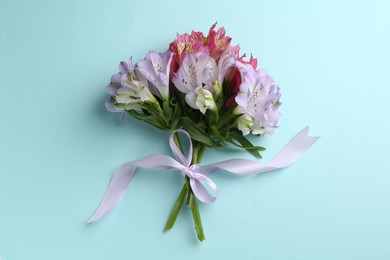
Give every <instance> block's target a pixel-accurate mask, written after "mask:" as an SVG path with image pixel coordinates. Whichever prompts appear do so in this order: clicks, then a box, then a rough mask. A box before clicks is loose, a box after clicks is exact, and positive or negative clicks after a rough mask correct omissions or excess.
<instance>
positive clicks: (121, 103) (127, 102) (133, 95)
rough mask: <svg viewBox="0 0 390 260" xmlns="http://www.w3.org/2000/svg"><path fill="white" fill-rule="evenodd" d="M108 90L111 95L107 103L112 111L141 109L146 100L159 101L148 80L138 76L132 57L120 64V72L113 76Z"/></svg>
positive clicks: (150, 101)
mask: <svg viewBox="0 0 390 260" xmlns="http://www.w3.org/2000/svg"><path fill="white" fill-rule="evenodd" d="M107 92H108V93H109V94H110V95H111V97H110V99H109V100H107V101H106V104H105V105H106V109H107V110H108V111H110V112H124V111H126V110H133V109H139V108H141V107H142V104H143V103H144V102H148V103H154V104H157V103H158V102H157V100H156V98H155V97H154V96H153V94H152V93H151V92H150V90H149V88H148V84H147V82H146V81H145V80H140V79H138V78H137V76H136V74H135V70H134V66H133V63H132V61H131V58H130V61H129V63H126V62H123V61H122V62H121V63H120V64H119V73H117V74H114V75H113V76H112V77H111V82H110V84H109V85H108V86H107Z"/></svg>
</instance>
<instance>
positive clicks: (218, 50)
mask: <svg viewBox="0 0 390 260" xmlns="http://www.w3.org/2000/svg"><path fill="white" fill-rule="evenodd" d="M216 26H217V23H215V24H213V25H212V26H211V28H210V30H209V34H208V36H207V46H208V48H209V52H210V56H211V57H213V58H214V59H216V60H218V59H219V58H220V57H221V56H222V54H223V53H224V52H225V51H226V50H227V49H229V47H230V42H231V41H232V38H230V37H229V36H226V35H225V34H226V31H225V29H224V28H223V27H221V28H219V29H218V30H217V31H215V30H214V29H215V27H216Z"/></svg>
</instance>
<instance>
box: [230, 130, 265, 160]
mask: <svg viewBox="0 0 390 260" xmlns="http://www.w3.org/2000/svg"><path fill="white" fill-rule="evenodd" d="M230 135H231V137H233V138H234V139H235V140H237V141H238V142H239V143H240V144H241V145H242V146H241V148H244V149H245V150H247V151H248V152H249V153H251V154H252V155H253V156H255V157H256V158H262V157H261V155H260V153H259V151H264V150H265V148H264V147H262V146H254V145H253V144H252V143H251V142H250V141H249V140H248V139H247V138H246V137H245V136H243V135H241V134H240V133H236V132H232V133H231V134H230ZM228 141H229V142H230V143H232V144H234V145H236V146H237V144H235V143H234V142H232V141H233V140H228ZM239 147H240V146H239Z"/></svg>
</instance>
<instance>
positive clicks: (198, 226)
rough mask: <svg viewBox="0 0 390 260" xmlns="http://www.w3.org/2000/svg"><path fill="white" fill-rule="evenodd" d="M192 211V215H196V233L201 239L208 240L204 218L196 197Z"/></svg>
mask: <svg viewBox="0 0 390 260" xmlns="http://www.w3.org/2000/svg"><path fill="white" fill-rule="evenodd" d="M191 211H192V216H193V217H194V222H195V230H196V234H197V236H198V239H199V241H200V242H202V241H204V240H206V237H205V235H204V231H203V225H202V219H201V218H200V213H199V208H198V203H197V201H196V199H194V201H193V204H192V207H191Z"/></svg>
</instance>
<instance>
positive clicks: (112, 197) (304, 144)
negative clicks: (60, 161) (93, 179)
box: [88, 127, 319, 223]
mask: <svg viewBox="0 0 390 260" xmlns="http://www.w3.org/2000/svg"><path fill="white" fill-rule="evenodd" d="M177 132H180V133H182V134H184V136H185V137H186V138H187V139H188V140H189V149H188V154H187V156H186V155H184V154H183V153H182V152H181V151H180V149H179V148H178V147H177V145H176V143H175V142H174V140H173V135H174V134H175V133H177ZM308 132H309V127H306V128H304V129H303V130H302V131H300V132H299V133H298V134H297V135H296V136H295V137H294V138H292V139H291V140H290V141H289V142H288V143H287V144H286V145H285V146H284V148H283V149H282V150H281V151H280V152H279V153H278V154H277V155H276V156H275V157H274V158H273V159H272V160H271V161H270V162H269V163H268V164H262V163H259V162H256V161H252V160H248V159H231V160H226V161H222V162H217V163H212V164H208V165H204V166H200V165H197V164H195V165H191V159H192V153H193V150H192V144H191V137H190V135H189V134H188V133H187V132H186V131H184V130H182V129H179V130H176V131H174V132H172V134H171V136H170V138H169V145H170V147H171V150H172V152H173V154H174V155H175V157H176V159H177V160H175V159H173V158H172V157H169V156H167V155H164V154H153V155H149V156H146V157H144V158H141V159H139V160H136V161H133V162H128V163H125V164H122V165H121V166H120V167H119V168H118V170H117V171H116V172H115V174H114V176H113V177H112V179H111V182H110V184H109V186H108V188H107V190H106V192H105V194H104V197H103V199H102V201H101V202H100V205H99V207H98V209H97V210H96V212H95V213H94V214H93V215H92V217H91V218H90V219H89V220H88V223H90V222H94V221H97V220H99V219H102V218H103V217H105V216H106V215H107V214H108V213H110V212H111V210H113V209H114V208H115V206H116V205H117V204H118V203H119V202H120V200H121V199H122V197H123V195H124V194H125V192H126V190H127V187H128V186H129V183H130V181H131V179H132V178H133V176H134V174H135V171H136V170H137V168H138V167H141V168H145V169H156V170H179V171H180V172H181V173H182V174H183V176H188V177H189V179H190V185H191V188H192V190H193V192H194V194H195V196H196V197H197V198H198V199H199V200H200V201H202V202H204V203H213V202H214V201H215V199H216V198H217V197H218V194H219V190H218V187H217V185H216V184H215V183H214V182H213V181H212V180H211V179H210V178H209V176H210V175H211V174H212V173H213V172H215V171H216V170H217V169H222V170H225V171H228V172H231V173H233V174H236V175H251V174H258V173H262V172H267V171H272V170H276V169H281V168H285V167H288V166H290V165H291V164H293V163H294V162H295V161H296V160H298V159H299V158H300V157H301V156H302V155H303V154H304V152H305V151H306V150H307V149H309V147H310V146H311V145H312V144H314V143H315V142H316V141H317V140H318V139H319V137H315V136H308ZM206 185H207V186H209V188H210V189H211V190H212V191H213V193H214V194H213V195H212V194H210V193H209V192H208V190H207V189H206V187H205V186H206Z"/></svg>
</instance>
